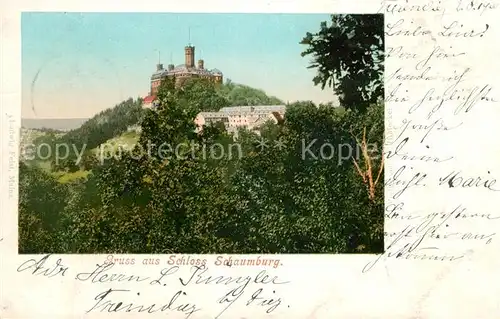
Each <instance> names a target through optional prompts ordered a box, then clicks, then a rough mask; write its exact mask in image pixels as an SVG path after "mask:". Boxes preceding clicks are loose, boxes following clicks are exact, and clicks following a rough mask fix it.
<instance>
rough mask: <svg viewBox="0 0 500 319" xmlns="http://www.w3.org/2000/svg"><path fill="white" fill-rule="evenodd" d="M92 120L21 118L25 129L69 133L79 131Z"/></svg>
mask: <svg viewBox="0 0 500 319" xmlns="http://www.w3.org/2000/svg"><path fill="white" fill-rule="evenodd" d="M89 119H90V118H21V127H22V128H25V129H43V128H46V129H53V130H62V131H63V130H64V131H69V130H73V129H77V128H79V127H80V126H82V124H83V123H85V122H86V121H88V120H89Z"/></svg>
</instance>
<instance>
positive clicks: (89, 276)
mask: <svg viewBox="0 0 500 319" xmlns="http://www.w3.org/2000/svg"><path fill="white" fill-rule="evenodd" d="M114 265H115V264H114V263H109V262H105V263H102V264H96V266H97V267H96V268H95V269H94V270H93V271H92V272H81V273H79V274H77V275H76V277H75V279H76V280H79V281H90V282H92V283H105V282H115V281H118V282H123V281H129V282H130V281H135V282H142V281H145V280H147V279H149V277H141V276H135V275H125V274H120V273H118V274H108V273H107V272H108V271H109V270H110V269H111V268H113V267H114Z"/></svg>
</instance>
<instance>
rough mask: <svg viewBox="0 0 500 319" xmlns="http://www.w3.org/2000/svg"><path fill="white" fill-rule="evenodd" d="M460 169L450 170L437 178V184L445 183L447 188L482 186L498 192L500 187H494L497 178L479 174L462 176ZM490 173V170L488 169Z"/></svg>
mask: <svg viewBox="0 0 500 319" xmlns="http://www.w3.org/2000/svg"><path fill="white" fill-rule="evenodd" d="M461 174H462V172H461V171H452V172H451V173H449V174H448V175H446V176H444V177H440V178H439V185H440V186H441V185H447V186H448V187H449V188H457V187H462V188H472V187H476V188H478V187H483V188H486V189H488V190H490V191H495V192H498V191H499V190H500V189H497V188H494V185H495V184H496V182H497V180H496V179H494V178H484V177H480V176H476V177H468V178H464V177H462V176H461ZM488 174H490V171H488Z"/></svg>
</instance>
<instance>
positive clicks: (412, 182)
mask: <svg viewBox="0 0 500 319" xmlns="http://www.w3.org/2000/svg"><path fill="white" fill-rule="evenodd" d="M412 169H413V167H410V168H408V167H407V166H406V165H403V166H401V167H400V168H399V169H398V170H397V171H396V173H394V174H393V175H392V176H390V177H389V179H388V180H387V182H386V186H402V188H401V189H400V190H398V191H397V192H396V193H395V194H394V196H393V198H394V199H397V198H399V197H400V196H401V195H403V193H404V192H406V191H407V190H408V189H410V188H412V187H421V186H425V184H423V181H424V179H425V178H426V177H427V174H425V173H422V172H417V173H410V175H412V177H411V179H406V178H404V177H402V176H401V175H403V173H407V172H409V171H411V170H412Z"/></svg>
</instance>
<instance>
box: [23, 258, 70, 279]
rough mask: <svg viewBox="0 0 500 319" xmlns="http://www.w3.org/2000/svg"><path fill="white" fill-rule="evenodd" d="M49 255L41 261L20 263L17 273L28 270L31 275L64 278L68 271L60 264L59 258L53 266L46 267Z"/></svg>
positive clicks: (33, 260) (32, 260)
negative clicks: (59, 276)
mask: <svg viewBox="0 0 500 319" xmlns="http://www.w3.org/2000/svg"><path fill="white" fill-rule="evenodd" d="M50 256H51V255H50V254H48V255H45V256H43V257H42V258H41V259H39V260H36V259H34V258H33V259H29V260H27V261H25V262H24V263H22V264H21V265H20V266H19V267H18V268H17V271H18V272H23V271H27V270H30V271H31V274H33V275H42V276H45V277H49V278H51V277H55V276H57V275H61V276H64V275H65V274H66V271H67V270H68V267H67V266H64V265H63V264H62V260H61V258H59V259H57V260H56V262H55V264H53V265H51V266H46V263H47V261H48V260H49V257H50Z"/></svg>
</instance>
